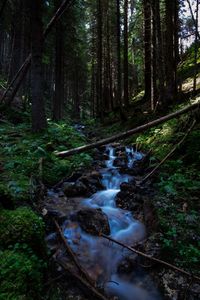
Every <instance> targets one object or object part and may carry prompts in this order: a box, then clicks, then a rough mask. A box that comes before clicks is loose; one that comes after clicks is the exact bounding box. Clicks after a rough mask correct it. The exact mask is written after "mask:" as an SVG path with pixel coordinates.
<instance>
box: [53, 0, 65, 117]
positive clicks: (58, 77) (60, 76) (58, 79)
mask: <svg viewBox="0 0 200 300" xmlns="http://www.w3.org/2000/svg"><path fill="white" fill-rule="evenodd" d="M54 3H55V7H56V9H58V7H59V3H60V1H58V0H55V1H54ZM63 29H64V28H63V25H62V20H61V19H60V20H58V21H57V23H56V31H55V33H56V51H55V93H54V97H53V119H54V120H55V121H59V120H61V119H62V112H63V103H64V70H63V67H64V39H63Z"/></svg>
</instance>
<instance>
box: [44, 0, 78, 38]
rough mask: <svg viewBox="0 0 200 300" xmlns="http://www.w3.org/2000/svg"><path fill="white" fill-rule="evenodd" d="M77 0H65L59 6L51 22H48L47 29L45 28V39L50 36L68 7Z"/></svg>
mask: <svg viewBox="0 0 200 300" xmlns="http://www.w3.org/2000/svg"><path fill="white" fill-rule="evenodd" d="M74 2H75V0H65V1H63V3H62V4H61V6H60V7H59V8H58V10H57V11H56V13H55V15H54V16H53V17H52V19H51V20H50V22H49V23H48V24H47V26H46V29H45V30H44V33H43V35H44V39H45V38H46V37H47V36H48V34H49V32H50V31H51V30H52V28H53V26H54V25H55V23H56V22H57V20H58V19H59V18H61V17H62V15H63V13H64V12H65V10H66V9H68V8H69V7H70V6H72V4H73V3H74Z"/></svg>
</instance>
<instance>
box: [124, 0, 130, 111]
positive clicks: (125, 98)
mask: <svg viewBox="0 0 200 300" xmlns="http://www.w3.org/2000/svg"><path fill="white" fill-rule="evenodd" d="M124 104H125V106H128V105H129V92H128V0H124Z"/></svg>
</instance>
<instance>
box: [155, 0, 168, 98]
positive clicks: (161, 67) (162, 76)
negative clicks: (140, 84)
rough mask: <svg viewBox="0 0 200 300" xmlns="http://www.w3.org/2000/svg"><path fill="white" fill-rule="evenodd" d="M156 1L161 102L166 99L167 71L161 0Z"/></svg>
mask: <svg viewBox="0 0 200 300" xmlns="http://www.w3.org/2000/svg"><path fill="white" fill-rule="evenodd" d="M154 1H155V11H154V14H155V22H156V24H155V26H156V34H157V47H159V51H157V62H158V68H157V70H158V82H159V83H158V84H159V103H162V102H163V99H164V89H165V88H164V82H165V81H164V80H165V71H164V56H163V38H162V32H161V20H160V1H159V0H154Z"/></svg>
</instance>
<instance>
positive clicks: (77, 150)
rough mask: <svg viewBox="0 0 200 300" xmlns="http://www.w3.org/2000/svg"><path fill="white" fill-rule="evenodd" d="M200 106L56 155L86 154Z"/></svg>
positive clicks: (185, 108) (186, 108) (191, 107)
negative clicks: (88, 151)
mask: <svg viewBox="0 0 200 300" xmlns="http://www.w3.org/2000/svg"><path fill="white" fill-rule="evenodd" d="M199 105H200V102H197V103H195V104H192V105H189V106H186V107H184V108H182V109H180V110H178V111H176V112H173V113H171V114H168V115H166V116H164V117H161V118H159V119H156V120H154V121H151V122H149V123H146V124H144V125H141V126H139V127H136V128H134V129H131V130H128V131H125V132H122V133H119V134H117V135H114V136H112V137H109V138H106V139H103V140H100V141H98V142H95V143H92V144H88V145H84V146H81V147H78V148H74V149H71V150H67V151H62V152H57V153H55V154H56V155H57V156H59V157H62V158H63V157H67V156H70V155H73V154H78V153H81V152H85V151H87V150H90V149H93V148H98V147H100V146H102V145H106V144H109V143H112V142H114V141H117V140H121V139H124V138H127V137H129V136H131V135H134V134H136V133H139V132H142V131H144V130H147V129H149V128H151V127H154V126H156V125H159V124H162V123H164V122H166V121H168V120H170V119H173V118H175V117H178V116H180V115H182V114H185V113H187V112H189V111H192V110H195V109H197V108H198V107H199Z"/></svg>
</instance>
